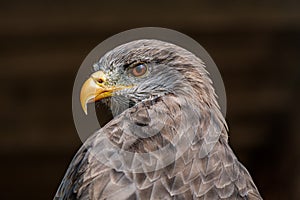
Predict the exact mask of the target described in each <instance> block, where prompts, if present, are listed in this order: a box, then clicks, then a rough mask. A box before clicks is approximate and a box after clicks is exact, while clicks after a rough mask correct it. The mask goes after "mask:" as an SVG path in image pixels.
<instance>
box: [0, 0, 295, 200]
mask: <svg viewBox="0 0 300 200" xmlns="http://www.w3.org/2000/svg"><path fill="white" fill-rule="evenodd" d="M299 6H300V2H299V1H289V0H288V1H284V2H283V1H278V0H275V1H274V0H273V1H271V0H254V1H249V2H246V1H232V0H231V1H220V0H213V1H211V0H210V1H209V0H207V1H202V2H200V1H198V2H196V1H195V2H190V1H182V2H181V3H178V2H176V1H171V0H167V1H157V0H153V1H148V3H142V2H141V1H116V0H112V1H103V2H101V1H74V0H73V1H64V2H63V1H59V0H51V1H50V0H46V1H41V0H39V1H38V0H27V1H17V0H11V1H3V0H2V1H1V2H0V41H1V45H0V66H1V74H2V75H1V82H0V88H1V92H0V102H1V112H0V119H1V120H0V121H1V126H0V131H1V133H0V160H1V164H0V172H1V179H0V191H1V192H0V194H1V197H0V198H1V199H52V198H53V196H54V194H55V191H56V189H57V187H58V185H59V183H60V181H61V179H62V177H63V175H64V173H65V170H66V169H67V167H68V164H69V162H70V160H71V158H72V157H73V155H74V153H75V152H76V151H77V149H78V148H79V147H80V145H81V142H80V140H79V137H78V135H77V133H76V130H75V127H74V124H73V118H72V109H71V98H72V96H71V94H72V87H73V81H74V79H75V76H76V72H77V70H78V68H79V66H80V65H81V62H82V61H83V59H84V58H85V56H86V55H87V54H88V53H89V51H91V50H92V49H93V48H94V47H95V46H96V45H97V44H98V43H100V42H101V41H103V40H104V39H106V38H107V37H109V36H111V35H114V34H116V33H118V32H120V31H124V30H127V29H131V28H137V27H143V26H158V27H165V28H171V29H175V30H177V31H180V32H182V33H184V34H187V35H189V36H191V37H192V38H194V39H195V40H197V41H198V42H199V43H200V44H201V45H202V46H203V47H204V48H205V49H206V50H207V51H208V52H209V53H210V55H211V57H212V58H213V59H214V61H215V62H216V64H217V66H218V67H219V70H220V72H221V74H222V76H223V80H224V83H225V87H226V92H227V97H228V99H227V101H228V107H227V108H228V110H227V117H226V118H227V122H228V124H229V127H230V143H231V145H232V147H233V149H234V151H235V152H236V154H237V156H238V158H239V159H240V160H241V161H242V163H243V164H244V165H245V166H246V167H247V168H248V170H249V171H250V173H251V175H252V176H253V179H254V181H255V182H256V184H257V186H258V188H259V190H260V192H261V194H262V196H263V197H264V198H265V199H300V173H299V169H300V156H299V154H300V143H299V142H300V135H299V128H300V108H299V101H300V95H299V91H300V90H299V87H300V80H299V78H300V58H299V57H300V55H299V54H300V9H299V8H300V7H299Z"/></svg>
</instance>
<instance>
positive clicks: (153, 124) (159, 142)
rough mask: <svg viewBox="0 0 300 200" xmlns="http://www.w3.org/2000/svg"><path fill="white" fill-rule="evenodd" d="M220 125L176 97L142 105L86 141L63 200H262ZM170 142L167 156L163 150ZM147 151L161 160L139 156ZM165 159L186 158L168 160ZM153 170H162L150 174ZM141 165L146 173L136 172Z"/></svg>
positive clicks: (65, 181)
mask: <svg viewBox="0 0 300 200" xmlns="http://www.w3.org/2000/svg"><path fill="white" fill-rule="evenodd" d="M205 120H206V122H204V121H205ZM221 124H222V122H218V120H217V118H215V116H214V115H211V113H209V112H208V111H202V112H201V113H199V112H198V111H197V110H193V106H192V105H189V104H187V101H185V100H183V99H179V98H176V97H175V96H170V95H169V96H165V97H162V98H158V99H155V100H153V101H149V102H142V103H139V104H137V105H136V106H134V107H132V108H129V109H127V110H126V111H125V112H123V113H121V114H120V115H119V116H117V117H115V118H114V119H113V120H111V121H110V122H109V123H108V124H106V125H105V126H104V127H103V128H102V129H100V130H99V131H98V132H97V133H95V134H94V135H93V136H91V137H90V138H89V139H88V140H87V141H86V142H85V145H84V146H83V147H82V148H81V149H80V150H79V152H78V153H77V154H76V156H75V157H74V159H73V161H72V162H71V165H70V167H69V169H68V171H67V173H66V175H65V177H64V179H63V181H62V183H61V185H60V187H59V189H58V192H57V194H56V199H120V200H123V199H154V200H155V199H198V198H199V199H202V198H203V199H221V198H227V199H247V198H249V199H260V196H259V193H258V192H257V189H256V187H255V185H254V184H253V182H252V179H251V177H250V175H249V174H248V172H247V171H246V169H245V168H243V167H242V165H241V164H240V163H239V162H238V161H237V159H236V157H235V156H234V154H233V152H232V151H231V149H230V148H229V146H228V144H227V138H226V137H225V136H222V132H221V131H222V130H223V128H224V127H223V126H222V125H221ZM220 126H222V127H221V129H220ZM178 135H181V137H180V139H179V142H178V141H177V142H176V141H175V140H176V136H178ZM177 139H178V138H177ZM110 143H112V144H113V145H112V146H108V144H110ZM167 145H170V146H171V148H169V149H168V150H167V151H166V152H165V153H166V154H165V153H161V152H157V151H156V150H158V149H161V148H163V147H165V146H167ZM186 147H188V148H186ZM119 149H122V150H124V151H125V152H131V153H133V154H130V155H131V156H126V155H129V154H123V155H122V153H121V151H120V150H119ZM145 152H150V154H151V155H153V156H154V157H155V158H156V159H152V158H153V157H152V158H151V157H139V156H138V154H137V153H145ZM124 155H125V156H124ZM166 155H168V156H169V157H171V160H172V159H174V158H175V157H172V156H177V155H179V156H178V157H177V158H176V161H175V162H171V163H168V161H169V160H168V157H166ZM125 157H126V158H125ZM174 160H175V159H174ZM174 160H173V161H174ZM103 163H106V164H103ZM152 166H155V167H157V169H156V170H149V169H151V167H152ZM159 166H161V167H159ZM139 167H140V168H141V169H142V172H143V170H144V172H143V173H132V172H131V170H132V168H136V169H137V168H139ZM139 172H141V171H139ZM250 197H253V198H250ZM255 197H256V198H255Z"/></svg>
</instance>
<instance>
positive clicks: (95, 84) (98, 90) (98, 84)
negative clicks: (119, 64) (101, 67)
mask: <svg viewBox="0 0 300 200" xmlns="http://www.w3.org/2000/svg"><path fill="white" fill-rule="evenodd" d="M124 88H128V87H127V86H111V85H109V84H108V82H107V78H106V75H105V74H104V72H103V71H98V72H95V73H93V74H92V75H91V77H90V78H89V79H87V80H86V81H85V82H84V84H83V85H82V88H81V92H80V103H81V107H82V109H83V111H84V113H85V114H86V115H87V104H88V103H91V102H96V101H98V100H100V99H103V98H106V97H110V96H112V94H113V92H114V91H116V90H121V89H124Z"/></svg>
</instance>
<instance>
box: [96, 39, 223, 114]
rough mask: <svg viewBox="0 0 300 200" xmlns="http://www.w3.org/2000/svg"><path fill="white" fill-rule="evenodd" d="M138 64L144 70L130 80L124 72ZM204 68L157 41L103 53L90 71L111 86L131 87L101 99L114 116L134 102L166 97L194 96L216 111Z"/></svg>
mask: <svg viewBox="0 0 300 200" xmlns="http://www.w3.org/2000/svg"><path fill="white" fill-rule="evenodd" d="M138 63H144V64H146V65H147V67H148V71H147V73H146V74H145V75H143V76H142V77H134V76H132V75H130V74H129V73H128V71H127V69H128V68H130V67H131V66H132V65H136V64H138ZM204 67H205V66H204V63H203V62H202V61H201V60H200V59H199V58H198V57H196V56H195V55H194V54H192V53H191V52H189V51H187V50H185V49H183V48H181V47H179V46H176V45H174V44H170V43H167V42H162V41H158V40H137V41H133V42H129V43H126V44H124V45H121V46H118V47H116V48H115V49H113V50H111V51H109V52H108V53H106V54H105V55H104V56H103V57H102V58H101V59H100V61H99V62H98V63H97V64H96V65H95V66H94V70H95V71H98V70H104V71H105V73H106V74H107V75H108V79H109V82H110V83H111V84H115V85H118V84H120V85H127V86H131V85H134V87H132V88H128V89H123V90H120V91H117V92H115V93H114V95H113V96H112V97H111V98H109V99H104V102H105V103H106V104H108V105H109V107H110V108H111V110H112V112H113V114H114V116H115V115H118V114H120V113H121V112H123V111H124V110H126V109H127V108H129V107H131V106H133V105H135V104H136V103H138V102H141V101H144V100H149V99H153V98H156V97H160V96H164V95H166V94H175V95H179V96H185V97H186V98H189V97H191V98H193V97H194V96H196V97H197V98H198V100H199V102H200V103H202V104H203V105H208V106H210V107H212V108H216V109H217V110H219V106H218V103H217V101H216V95H215V92H214V89H213V87H212V86H211V83H212V82H211V80H210V79H209V77H208V76H207V71H206V70H205V68H204ZM220 115H221V114H220Z"/></svg>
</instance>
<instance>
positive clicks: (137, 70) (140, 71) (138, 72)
mask: <svg viewBox="0 0 300 200" xmlns="http://www.w3.org/2000/svg"><path fill="white" fill-rule="evenodd" d="M147 70H148V67H147V65H146V64H145V63H140V64H137V65H136V66H134V67H133V68H131V70H130V73H131V74H132V75H133V76H136V77H138V76H143V75H144V74H145V73H146V72H147Z"/></svg>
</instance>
